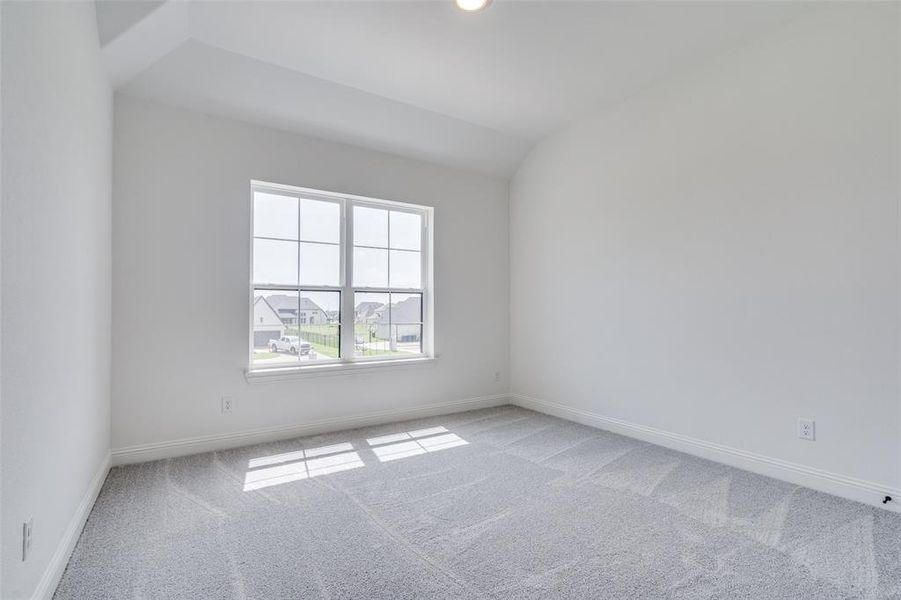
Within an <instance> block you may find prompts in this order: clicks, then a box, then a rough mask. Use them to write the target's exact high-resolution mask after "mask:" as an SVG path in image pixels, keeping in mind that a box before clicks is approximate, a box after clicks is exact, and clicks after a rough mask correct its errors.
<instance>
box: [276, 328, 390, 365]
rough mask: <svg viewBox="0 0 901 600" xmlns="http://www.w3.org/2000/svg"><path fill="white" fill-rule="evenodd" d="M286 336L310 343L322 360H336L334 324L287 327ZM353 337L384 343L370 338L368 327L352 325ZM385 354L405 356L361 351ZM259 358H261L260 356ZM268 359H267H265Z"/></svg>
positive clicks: (370, 352) (365, 352)
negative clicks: (296, 337) (294, 336)
mask: <svg viewBox="0 0 901 600" xmlns="http://www.w3.org/2000/svg"><path fill="white" fill-rule="evenodd" d="M286 335H297V336H300V338H301V339H303V340H304V341H307V342H309V343H310V345H311V346H312V347H313V351H314V352H316V354H318V355H319V356H321V357H323V358H338V338H339V336H340V327H339V326H338V325H337V324H334V323H328V324H322V325H299V326H298V325H293V326H290V327H288V331H287V334H286ZM354 336H355V337H357V338H361V339H363V340H364V341H366V342H379V341H381V342H386V343H385V345H386V346H387V340H380V339H378V338H375V337H374V336H372V333H371V330H370V328H369V325H365V324H361V323H357V324H355V325H354ZM386 354H405V353H404V352H391V350H388V349H387V348H386V349H378V348H367V349H365V350H363V356H384V355H386ZM260 358H263V357H262V356H260ZM266 358H269V357H266Z"/></svg>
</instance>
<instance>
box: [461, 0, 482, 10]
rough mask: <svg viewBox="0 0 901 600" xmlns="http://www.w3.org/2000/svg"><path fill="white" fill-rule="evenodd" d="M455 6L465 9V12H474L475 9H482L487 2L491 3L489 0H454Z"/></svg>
mask: <svg viewBox="0 0 901 600" xmlns="http://www.w3.org/2000/svg"><path fill="white" fill-rule="evenodd" d="M456 2H457V6H458V7H460V9H462V10H465V11H466V12H475V11H477V10H482V9H483V8H485V7H486V6H488V5H489V4H491V0H456Z"/></svg>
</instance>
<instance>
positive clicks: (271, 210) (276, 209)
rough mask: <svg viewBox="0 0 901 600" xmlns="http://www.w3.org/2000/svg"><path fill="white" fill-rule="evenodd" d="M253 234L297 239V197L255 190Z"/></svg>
mask: <svg viewBox="0 0 901 600" xmlns="http://www.w3.org/2000/svg"><path fill="white" fill-rule="evenodd" d="M253 234H254V235H255V236H260V237H274V238H282V239H288V240H296V239H297V198H293V197H291V196H280V195H276V194H267V193H264V192H254V194H253Z"/></svg>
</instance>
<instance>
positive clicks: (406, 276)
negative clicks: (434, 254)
mask: <svg viewBox="0 0 901 600" xmlns="http://www.w3.org/2000/svg"><path fill="white" fill-rule="evenodd" d="M390 283H391V287H393V288H395V287H398V288H420V287H422V262H421V259H420V254H419V252H410V251H408V250H392V251H391V282H390Z"/></svg>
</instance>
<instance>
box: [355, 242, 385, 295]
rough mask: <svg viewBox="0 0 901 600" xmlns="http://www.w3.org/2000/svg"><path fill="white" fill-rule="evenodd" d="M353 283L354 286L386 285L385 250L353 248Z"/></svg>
mask: <svg viewBox="0 0 901 600" xmlns="http://www.w3.org/2000/svg"><path fill="white" fill-rule="evenodd" d="M354 285H355V286H356V287H386V286H387V285H388V251H387V250H379V249H377V248H354Z"/></svg>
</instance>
